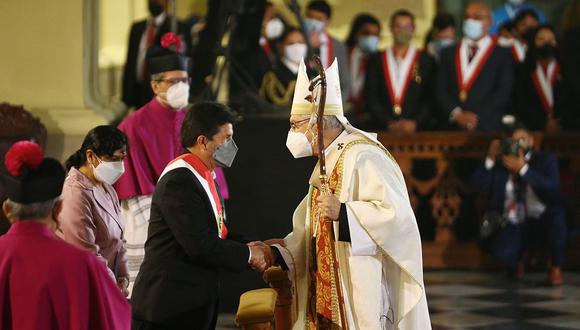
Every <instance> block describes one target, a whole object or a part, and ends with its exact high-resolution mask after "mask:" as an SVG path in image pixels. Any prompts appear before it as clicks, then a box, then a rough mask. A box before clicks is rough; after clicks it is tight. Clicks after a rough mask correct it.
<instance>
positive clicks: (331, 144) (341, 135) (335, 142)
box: [324, 129, 348, 155]
mask: <svg viewBox="0 0 580 330" xmlns="http://www.w3.org/2000/svg"><path fill="white" fill-rule="evenodd" d="M347 135H348V132H347V131H346V130H345V129H344V130H342V133H340V134H339V135H338V136H337V137H336V139H334V141H332V142H331V143H330V144H329V145H328V147H326V149H324V154H325V155H328V154H329V153H330V152H331V151H332V149H333V148H334V147H335V146H336V145H337V144H338V142H339V141H340V140H342V139H343V138H344V137H345V136H347Z"/></svg>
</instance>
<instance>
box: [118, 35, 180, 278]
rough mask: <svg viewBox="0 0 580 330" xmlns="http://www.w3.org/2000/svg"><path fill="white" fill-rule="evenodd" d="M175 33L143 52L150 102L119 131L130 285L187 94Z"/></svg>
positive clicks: (174, 151)
mask: <svg viewBox="0 0 580 330" xmlns="http://www.w3.org/2000/svg"><path fill="white" fill-rule="evenodd" d="M180 46H181V43H180V41H179V39H178V38H177V36H175V35H174V34H171V33H167V34H165V35H164V36H163V38H162V40H161V46H159V47H152V48H151V49H150V51H149V52H148V56H147V64H148V68H149V72H150V73H151V89H152V90H153V92H154V93H155V96H154V97H153V99H151V101H149V103H147V104H146V105H145V106H143V107H142V108H140V109H139V110H137V111H135V112H134V113H132V114H131V115H129V116H128V117H127V118H125V119H124V120H123V121H122V122H121V124H120V125H119V129H120V130H121V131H123V132H124V133H125V134H127V136H128V138H129V150H130V152H131V154H130V155H129V156H128V157H127V158H125V175H123V176H122V177H121V178H120V179H119V181H117V183H116V184H115V189H116V190H117V194H118V195H119V199H120V200H121V211H122V213H123V217H124V218H125V222H126V228H125V238H126V240H127V253H128V257H129V274H130V279H131V286H130V287H129V290H131V288H132V283H133V281H134V280H135V277H136V276H137V272H138V271H139V266H140V265H141V262H142V261H143V256H144V254H145V252H144V250H143V246H144V244H145V240H146V238H147V226H148V220H149V210H150V208H151V195H152V194H153V191H154V189H155V184H156V183H157V180H158V179H159V176H160V175H161V172H163V169H164V168H165V166H166V165H167V163H169V162H170V161H171V160H172V159H173V158H175V157H177V156H178V155H180V154H181V153H182V150H183V149H182V147H181V144H180V142H179V130H180V128H181V124H182V122H183V119H184V118H185V112H186V111H185V107H186V106H187V105H188V98H189V76H188V74H187V72H188V68H189V58H187V57H185V56H183V55H180V54H179V53H178V52H176V50H178V49H179V48H180Z"/></svg>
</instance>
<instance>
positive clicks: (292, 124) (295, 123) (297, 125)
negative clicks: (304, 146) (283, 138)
mask: <svg viewBox="0 0 580 330" xmlns="http://www.w3.org/2000/svg"><path fill="white" fill-rule="evenodd" d="M308 120H310V118H306V119H302V120H298V121H291V122H290V129H291V130H293V131H296V130H298V128H300V126H302V124H303V123H304V122H306V121H308Z"/></svg>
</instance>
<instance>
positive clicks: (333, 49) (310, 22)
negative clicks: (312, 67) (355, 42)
mask: <svg viewBox="0 0 580 330" xmlns="http://www.w3.org/2000/svg"><path fill="white" fill-rule="evenodd" d="M331 17H332V8H330V5H329V4H328V2H326V1H324V0H315V1H310V2H309V3H308V6H307V7H306V19H305V20H304V30H305V32H306V35H307V37H308V41H309V44H310V47H312V49H313V53H314V54H316V55H319V56H320V59H321V61H322V65H323V66H324V67H325V68H327V67H329V66H330V64H332V61H333V60H334V58H337V59H338V62H339V63H340V64H339V65H340V72H342V75H341V76H340V88H341V89H342V91H343V94H342V100H343V101H345V102H346V101H347V100H348V99H349V96H350V74H349V69H348V60H347V52H346V46H345V45H344V43H342V42H341V41H339V40H338V39H336V38H334V37H332V36H331V35H330V34H328V31H327V30H326V28H327V27H328V25H329V24H330V19H331Z"/></svg>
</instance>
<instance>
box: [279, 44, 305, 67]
mask: <svg viewBox="0 0 580 330" xmlns="http://www.w3.org/2000/svg"><path fill="white" fill-rule="evenodd" d="M307 50H308V49H307V48H306V44H302V43H296V44H291V45H288V46H285V47H284V57H285V58H286V59H287V60H288V61H290V62H292V63H296V64H298V63H300V59H302V58H303V57H306V51H307Z"/></svg>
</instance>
